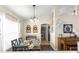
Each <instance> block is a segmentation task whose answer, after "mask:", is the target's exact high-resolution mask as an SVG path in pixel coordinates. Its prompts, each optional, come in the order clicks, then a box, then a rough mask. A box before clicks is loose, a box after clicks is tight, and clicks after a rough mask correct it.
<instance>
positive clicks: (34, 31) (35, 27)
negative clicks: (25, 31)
mask: <svg viewBox="0 0 79 59" xmlns="http://www.w3.org/2000/svg"><path fill="white" fill-rule="evenodd" d="M37 32H38V28H37V25H34V26H33V33H37Z"/></svg>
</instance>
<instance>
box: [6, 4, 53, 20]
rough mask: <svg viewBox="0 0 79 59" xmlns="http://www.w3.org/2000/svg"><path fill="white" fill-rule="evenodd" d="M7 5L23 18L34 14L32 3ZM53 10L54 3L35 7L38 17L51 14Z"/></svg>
mask: <svg viewBox="0 0 79 59" xmlns="http://www.w3.org/2000/svg"><path fill="white" fill-rule="evenodd" d="M5 7H6V8H8V9H9V10H10V11H12V12H14V13H16V14H17V15H18V16H20V17H22V18H23V19H29V18H32V17H33V16H34V8H33V6H32V5H14V6H13V5H7V6H5ZM52 10H53V6H52V5H37V6H36V7H35V15H36V17H41V16H51V15H52Z"/></svg>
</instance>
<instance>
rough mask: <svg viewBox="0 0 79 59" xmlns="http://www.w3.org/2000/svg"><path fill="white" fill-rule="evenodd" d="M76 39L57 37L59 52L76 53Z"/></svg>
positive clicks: (77, 39)
mask: <svg viewBox="0 0 79 59" xmlns="http://www.w3.org/2000/svg"><path fill="white" fill-rule="evenodd" d="M77 41H79V38H78V37H58V49H59V51H76V50H77Z"/></svg>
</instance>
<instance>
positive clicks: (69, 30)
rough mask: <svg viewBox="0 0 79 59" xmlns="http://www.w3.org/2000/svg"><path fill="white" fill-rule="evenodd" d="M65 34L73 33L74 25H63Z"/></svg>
mask: <svg viewBox="0 0 79 59" xmlns="http://www.w3.org/2000/svg"><path fill="white" fill-rule="evenodd" d="M63 32H64V33H73V24H63Z"/></svg>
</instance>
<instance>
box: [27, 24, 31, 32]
mask: <svg viewBox="0 0 79 59" xmlns="http://www.w3.org/2000/svg"><path fill="white" fill-rule="evenodd" d="M26 32H27V33H31V26H30V25H27V27H26Z"/></svg>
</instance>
